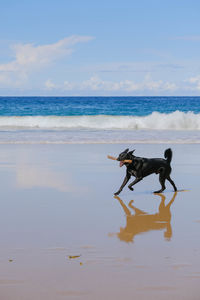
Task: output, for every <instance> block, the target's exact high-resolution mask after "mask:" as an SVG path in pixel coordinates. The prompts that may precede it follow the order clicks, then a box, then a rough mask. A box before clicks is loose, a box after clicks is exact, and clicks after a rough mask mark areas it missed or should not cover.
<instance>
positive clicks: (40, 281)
mask: <svg viewBox="0 0 200 300" xmlns="http://www.w3.org/2000/svg"><path fill="white" fill-rule="evenodd" d="M127 147H129V148H130V149H132V148H133V149H136V152H135V153H136V155H138V156H145V157H163V153H164V150H165V149H166V148H168V147H171V148H172V150H173V159H172V170H173V171H172V178H173V180H174V181H175V183H176V185H177V187H178V189H179V190H184V191H180V192H178V193H174V192H173V190H172V187H171V186H170V184H167V189H166V191H165V192H164V193H163V194H159V195H155V194H153V193H152V191H154V190H155V189H157V188H159V181H158V177H157V176H156V175H152V176H149V177H148V178H145V179H144V180H143V181H142V182H140V183H138V185H136V186H135V190H134V191H133V192H131V191H130V190H129V189H128V188H127V187H125V188H124V190H123V192H122V193H121V194H120V195H119V196H120V198H114V196H113V193H114V192H116V191H117V190H118V188H119V186H120V185H121V183H122V180H123V177H124V175H125V168H119V165H118V163H117V162H114V161H110V160H108V159H107V158H106V156H107V154H110V155H113V156H116V155H117V154H118V153H119V152H121V151H122V150H124V149H125V148H127ZM199 153H200V145H199V144H176V145H175V144H174V145H173V144H170V145H169V144H162V145H161V144H135V145H133V144H129V145H127V144H126V145H124V144H115V145H114V144H91V145H90V144H88V145H86V144H85V145H84V144H83V145H77V144H71V145H70V144H69V145H67V144H65V145H51V144H49V145H45V144H43V145H39V144H38V145H26V144H22V145H14V144H13V145H6V144H3V145H1V148H0V179H1V210H0V224H1V226H0V239H1V247H0V299H2V300H36V299H37V300H44V299H48V300H62V299H67V300H68V299H70V300H71V299H83V300H85V299H87V300H96V299H98V300H99V299H110V300H112V299H117V300H118V299H119V300H121V299H126V300H129V299H130V300H131V299H141V300H144V299H149V300H151V299H152V300H153V299H154V300H157V299H158V300H165V299H166V300H168V299H173V300H179V299H180V300H184V299H185V300H188V299H190V300H198V299H199V294H200V285H199V283H200V239H199V231H200V201H199V175H200V168H199V167H200V155H199Z"/></svg>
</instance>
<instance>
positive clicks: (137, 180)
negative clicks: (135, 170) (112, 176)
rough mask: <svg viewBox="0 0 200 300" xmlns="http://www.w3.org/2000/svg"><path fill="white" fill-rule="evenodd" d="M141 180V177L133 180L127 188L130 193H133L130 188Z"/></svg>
mask: <svg viewBox="0 0 200 300" xmlns="http://www.w3.org/2000/svg"><path fill="white" fill-rule="evenodd" d="M142 179H143V178H142V177H140V178H135V180H134V181H133V182H131V183H130V184H129V186H128V188H129V189H130V190H131V191H133V188H132V186H133V185H134V184H136V183H138V182H139V181H141V180H142Z"/></svg>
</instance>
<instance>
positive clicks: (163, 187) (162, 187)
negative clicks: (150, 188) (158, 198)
mask: <svg viewBox="0 0 200 300" xmlns="http://www.w3.org/2000/svg"><path fill="white" fill-rule="evenodd" d="M165 180H166V177H165V174H163V172H162V173H160V175H159V181H160V184H161V189H160V190H158V191H155V192H154V193H162V192H163V191H164V190H165V189H166V187H165Z"/></svg>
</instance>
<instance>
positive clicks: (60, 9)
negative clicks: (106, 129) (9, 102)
mask: <svg viewBox="0 0 200 300" xmlns="http://www.w3.org/2000/svg"><path fill="white" fill-rule="evenodd" d="M199 12H200V1H199V0H190V1H189V0H168V1H161V0H140V1H138V0H137V1H135V0H123V1H119V0H106V1H105V0H101V1H97V0H56V1H55V0H54V1H51V0H48V1H47V0H26V1H25V0H24V1H22V0H15V1H14V0H1V9H0V95H1V96H123V95H124V96H146V95H148V96H168V95H169V96H173V95H174V96H199V95H200V17H199Z"/></svg>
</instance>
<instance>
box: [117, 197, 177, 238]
mask: <svg viewBox="0 0 200 300" xmlns="http://www.w3.org/2000/svg"><path fill="white" fill-rule="evenodd" d="M157 195H159V196H160V197H161V202H160V205H159V209H158V212H157V213H155V214H148V213H146V212H144V211H142V210H140V209H138V208H136V207H135V206H134V205H133V200H131V201H130V202H129V207H130V208H131V209H132V210H133V211H134V214H131V210H130V209H129V208H128V207H127V206H126V205H125V204H124V202H123V201H122V200H121V199H120V198H119V197H118V196H115V198H116V199H117V200H118V201H119V203H120V204H121V206H122V208H123V210H124V212H125V214H126V226H125V227H121V228H120V232H119V233H117V236H118V238H119V239H120V240H121V241H124V242H127V243H128V242H133V239H134V237H135V236H136V235H139V234H141V233H144V232H148V231H151V230H162V229H165V232H164V237H165V238H166V239H167V240H170V239H171V237H172V228H171V223H170V222H171V212H170V207H171V205H172V203H173V202H174V200H175V198H176V195H177V192H175V193H174V195H173V197H172V199H171V201H170V202H169V203H168V204H167V205H165V196H164V195H163V194H157Z"/></svg>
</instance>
